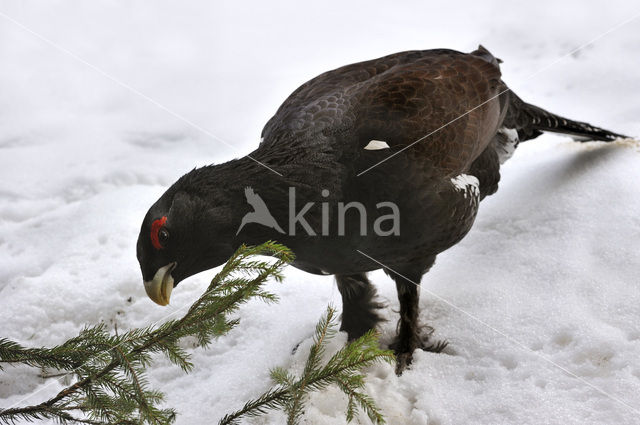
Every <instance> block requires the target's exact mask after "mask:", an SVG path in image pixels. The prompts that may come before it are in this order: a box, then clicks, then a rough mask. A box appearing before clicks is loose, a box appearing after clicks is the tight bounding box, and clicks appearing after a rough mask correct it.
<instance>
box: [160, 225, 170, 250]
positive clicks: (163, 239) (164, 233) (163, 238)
mask: <svg viewBox="0 0 640 425" xmlns="http://www.w3.org/2000/svg"><path fill="white" fill-rule="evenodd" d="M158 240H159V241H160V243H161V244H162V245H164V246H166V245H167V242H169V231H168V230H167V229H165V228H164V227H163V228H162V229H160V231H159V232H158Z"/></svg>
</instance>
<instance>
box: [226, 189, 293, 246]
mask: <svg viewBox="0 0 640 425" xmlns="http://www.w3.org/2000/svg"><path fill="white" fill-rule="evenodd" d="M244 196H245V197H246V198H247V203H248V204H249V205H251V206H252V207H253V211H250V212H248V213H246V214H245V216H244V217H242V222H241V223H240V227H238V231H237V232H236V235H237V234H238V233H240V230H242V228H243V227H244V226H245V225H246V224H248V223H257V224H262V225H263V226H266V227H270V228H272V229H275V230H277V231H278V232H280V233H285V231H284V230H282V227H280V225H279V224H278V222H277V221H276V219H275V218H273V216H272V215H271V212H269V208H267V204H265V202H264V201H263V200H262V198H261V197H260V195H258V194H257V193H255V192H254V191H253V189H252V188H250V187H245V188H244Z"/></svg>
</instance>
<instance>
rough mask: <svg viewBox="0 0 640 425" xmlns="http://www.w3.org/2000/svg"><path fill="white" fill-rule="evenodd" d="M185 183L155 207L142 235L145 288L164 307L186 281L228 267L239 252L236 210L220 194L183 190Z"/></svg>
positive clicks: (140, 246)
mask: <svg viewBox="0 0 640 425" xmlns="http://www.w3.org/2000/svg"><path fill="white" fill-rule="evenodd" d="M179 183H180V181H178V182H177V183H176V184H174V186H172V187H171V188H170V189H169V190H167V191H166V192H165V193H164V195H162V196H161V197H160V199H158V201H156V203H155V204H153V206H151V208H150V209H149V211H148V212H147V215H146V216H145V218H144V221H143V222H142V226H141V229H140V235H139V236H138V244H137V256H138V262H139V263H140V269H141V271H142V278H143V280H144V287H145V290H146V292H147V295H148V296H149V298H151V299H152V300H153V301H155V302H156V303H157V304H160V305H167V304H168V303H169V298H170V296H171V291H172V290H173V288H174V287H175V286H177V285H178V283H179V282H180V281H182V280H183V279H185V278H187V277H189V276H192V275H194V274H196V273H199V272H201V271H204V270H208V269H210V268H213V267H217V266H219V265H221V264H223V263H224V262H225V261H226V260H227V259H229V257H230V256H231V255H232V254H233V252H234V248H235V246H234V244H235V242H234V233H235V230H236V229H235V227H234V226H237V220H236V218H235V217H233V216H232V210H233V209H232V208H231V206H230V205H228V204H227V203H226V202H224V201H223V200H220V198H221V197H220V196H216V194H215V193H213V194H211V195H212V196H207V197H203V196H202V194H194V193H190V192H188V191H185V190H182V189H181V187H180V184H179ZM216 200H217V202H216Z"/></svg>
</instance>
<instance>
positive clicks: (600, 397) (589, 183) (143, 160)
mask: <svg viewBox="0 0 640 425" xmlns="http://www.w3.org/2000/svg"><path fill="white" fill-rule="evenodd" d="M441 3H442V2H438V3H426V2H418V1H410V2H403V3H402V4H400V3H399V2H397V3H395V4H393V5H392V3H389V2H379V3H375V2H371V1H367V2H364V1H355V2H349V3H346V2H338V1H333V0H332V1H324V2H316V3H313V4H307V5H305V6H304V7H303V6H301V3H299V2H293V1H291V2H280V1H269V2H255V3H250V2H170V1H156V2H153V4H152V3H150V2H147V3H143V2H117V1H91V2H80V1H51V2H46V3H44V2H35V1H11V0H4V1H2V2H0V13H1V14H0V63H1V64H2V66H0V93H2V96H0V335H2V336H5V337H8V338H11V339H14V340H17V341H20V342H21V343H23V344H27V345H29V346H37V345H42V344H45V345H48V344H54V343H58V342H61V341H63V340H64V339H65V338H68V337H71V336H73V335H75V334H76V333H77V331H78V330H80V329H81V328H82V326H83V325H84V324H86V323H97V322H99V321H104V322H106V323H108V324H109V326H111V327H116V326H117V327H118V329H121V330H122V329H127V328H130V327H138V326H146V325H148V324H150V323H153V322H154V321H157V320H160V319H162V318H164V317H166V315H167V314H168V313H174V314H179V313H180V309H181V308H184V306H188V305H189V304H190V302H191V301H193V300H194V299H195V298H196V297H197V296H198V295H200V293H201V292H202V290H203V288H204V287H205V286H206V284H207V283H208V280H209V279H210V278H211V276H212V275H213V272H212V271H209V272H205V273H202V274H200V275H198V276H196V277H193V278H191V279H189V280H187V281H185V282H183V283H182V284H181V285H180V286H179V287H178V288H177V289H176V291H174V294H173V298H172V304H171V306H169V307H167V308H160V307H158V306H156V305H155V304H153V303H152V302H151V301H150V300H149V299H148V298H147V297H146V295H145V293H144V288H143V285H142V281H141V276H140V272H139V269H138V264H137V261H136V257H135V242H136V237H137V234H138V229H139V225H140V222H141V220H142V217H143V216H144V214H145V212H146V210H147V208H148V207H149V206H150V205H151V204H152V202H153V201H154V200H155V199H156V198H157V197H158V196H159V195H160V194H161V193H162V192H163V191H164V190H165V188H166V187H167V186H168V185H169V184H171V183H172V182H173V181H174V180H175V179H177V178H178V177H179V176H180V175H182V174H184V173H185V172H187V171H188V170H190V169H191V168H193V167H194V166H196V165H198V166H199V165H204V164H208V163H214V162H221V161H224V160H228V159H230V158H233V157H238V156H242V155H245V154H247V153H248V152H250V151H251V150H252V149H254V148H255V146H256V145H257V143H258V140H259V138H260V130H261V128H262V125H263V124H264V123H265V122H266V120H267V119H268V118H269V117H270V116H271V114H272V113H273V112H274V111H275V110H276V108H277V107H278V105H279V104H280V102H282V100H283V99H284V98H285V97H286V96H287V95H288V94H289V93H290V92H291V91H292V90H294V89H295V88H296V87H297V86H298V85H300V84H301V83H303V82H304V81H306V80H307V79H309V78H311V77H313V76H315V75H317V74H318V73H320V72H322V71H325V70H327V69H332V68H335V67H337V66H340V65H343V64H346V63H350V62H355V61H358V60H364V59H369V58H373V57H377V56H381V55H384V54H387V53H392V52H395V51H400V50H409V49H425V48H435V47H449V48H454V49H458V50H464V51H470V50H473V49H475V48H476V47H477V44H478V43H482V44H483V45H484V46H486V47H487V48H488V49H489V50H490V51H491V52H493V53H494V54H495V55H496V56H497V57H500V58H501V59H503V60H504V63H503V64H502V70H503V75H504V79H505V81H506V82H507V83H508V84H509V85H510V87H511V88H512V89H514V91H516V92H517V93H518V94H519V95H520V96H521V97H522V98H523V99H525V100H527V101H529V102H531V103H534V104H537V105H540V106H542V107H545V108H547V109H549V110H551V111H555V112H558V113H560V114H562V115H565V116H568V117H573V118H576V119H580V120H583V121H587V122H590V123H592V124H595V125H599V126H603V127H605V128H610V129H612V130H615V131H618V132H622V133H626V134H630V135H636V136H637V135H638V134H640V120H639V119H638V117H640V103H639V102H638V99H640V81H639V78H638V63H640V62H639V61H638V59H639V54H640V31H638V28H639V26H640V19H639V20H635V21H632V22H630V23H628V24H626V25H623V26H621V27H619V28H616V29H615V30H614V31H612V32H610V33H608V34H606V35H604V36H602V37H601V38H598V39H597V40H596V41H595V42H593V43H590V44H588V45H587V46H586V47H585V48H583V49H581V50H578V51H575V52H574V53H573V54H571V55H568V56H566V57H564V58H563V59H562V60H558V59H559V58H561V57H563V56H565V55H566V54H567V53H568V52H571V51H572V50H574V49H575V48H577V47H579V46H581V45H583V44H585V43H588V42H590V41H591V40H593V39H595V38H596V37H598V36H600V35H602V34H603V33H605V32H607V31H608V30H610V29H612V28H614V27H616V25H618V24H619V23H621V22H623V21H625V20H627V19H630V18H632V17H634V16H635V14H636V13H638V12H639V10H637V9H638V6H637V5H636V4H634V2H627V1H623V0H608V1H602V0H596V1H590V2H589V3H584V2H579V1H577V0H571V1H567V2H550V1H537V2H515V1H514V2H498V1H489V2H475V1H471V0H465V1H457V2H448V3H446V4H441ZM587 4H588V5H587ZM9 17H11V18H13V19H15V20H17V21H19V22H20V23H22V24H23V25H24V26H26V27H28V28H29V29H30V30H32V31H34V32H35V33H37V34H40V35H41V36H42V37H44V38H45V39H47V40H49V41H50V42H51V43H54V44H57V45H59V46H61V47H62V48H63V49H67V51H68V52H72V53H73V54H75V55H77V56H78V57H79V58H81V59H82V60H84V61H86V62H87V63H88V64H90V65H92V66H94V67H96V68H97V69H99V70H102V71H103V72H104V73H106V74H107V75H109V76H112V77H113V78H114V79H115V80H118V81H121V82H122V83H123V84H118V83H117V82H115V81H114V80H112V79H109V78H108V77H107V76H105V75H104V74H102V73H101V72H99V71H98V70H97V69H96V68H92V66H90V65H87V64H85V63H81V62H80V61H79V60H77V59H76V58H73V57H71V56H70V55H69V54H66V53H64V52H62V51H61V50H59V49H56V48H54V47H53V46H52V45H51V44H49V43H47V42H45V41H44V40H43V39H41V38H38V37H37V36H36V35H34V34H33V33H30V32H29V31H27V30H25V29H24V28H21V27H19V26H18V25H16V24H15V23H13V22H11V21H10V20H9ZM125 86H128V87H130V88H132V89H134V90H137V91H138V94H136V93H134V92H132V91H131V90H129V89H127V88H126V87H125ZM142 94H143V95H145V96H147V97H148V98H144V97H143V96H142ZM154 102H156V103H155V104H154ZM158 105H162V107H160V106H158ZM177 115H179V116H181V117H184V118H185V119H186V120H188V121H189V122H191V123H192V124H193V125H190V124H188V123H186V122H185V121H184V120H181V119H179V117H178V116H177ZM194 125H195V126H194ZM197 126H199V127H200V129H198V128H197ZM202 129H206V131H207V132H209V133H210V134H205V133H203V131H201V130H202ZM216 138H219V139H223V140H225V141H227V142H228V143H229V144H230V145H231V146H228V145H225V144H224V143H221V142H220V141H219V140H217V139H216ZM502 175H503V178H502V182H501V184H500V185H501V188H500V190H499V191H498V193H497V194H496V195H494V196H492V197H490V198H488V199H486V200H485V201H484V202H483V203H482V205H481V208H480V213H479V215H478V219H477V222H476V225H475V227H474V229H473V230H472V231H471V232H470V234H469V235H468V236H467V237H466V239H465V240H464V241H462V242H461V243H460V244H458V245H457V246H455V247H454V248H452V249H450V250H449V251H447V252H446V253H443V254H442V255H440V256H439V259H438V262H437V264H436V266H435V267H434V268H433V270H432V271H431V272H430V273H429V274H428V275H427V276H426V277H425V278H424V281H423V285H422V287H423V290H422V299H421V302H420V305H421V308H422V313H421V318H422V319H423V320H424V321H426V322H428V323H429V324H431V325H432V326H434V327H435V328H436V337H437V338H446V339H448V340H449V341H450V349H449V350H448V352H447V353H445V354H432V353H424V352H418V353H416V354H415V356H414V359H415V360H414V364H413V367H412V368H411V369H410V370H408V371H406V372H405V373H404V375H402V376H401V377H396V376H395V374H394V373H393V370H392V368H391V367H390V366H380V367H375V368H372V369H371V370H369V371H368V382H369V384H368V387H369V390H370V392H371V394H372V395H373V396H374V398H375V399H376V400H377V401H378V403H379V405H380V406H381V408H382V409H383V411H384V413H385V414H386V416H387V418H388V422H389V423H390V424H409V425H418V424H434V425H447V424H536V425H539V424H603V423H610V424H637V423H640V324H639V319H640V291H639V290H638V286H639V283H640V281H639V280H640V279H639V278H638V270H639V266H640V261H639V260H638V252H639V249H638V248H639V245H640V242H639V241H640V194H639V184H638V182H639V181H640V180H639V179H640V148H639V147H638V144H637V143H635V142H632V141H627V142H617V143H613V144H609V145H606V144H604V143H587V144H579V143H575V142H572V141H571V140H570V139H569V138H567V137H560V136H553V135H545V136H543V137H540V138H539V139H537V140H535V141H533V142H528V143H525V144H523V145H521V146H520V147H519V148H518V150H517V151H516V153H515V155H514V157H513V158H512V159H511V160H510V161H508V162H507V163H506V164H505V166H504V167H503V172H502ZM287 276H288V279H287V280H286V282H285V283H283V284H271V285H270V286H269V288H270V289H271V290H273V291H275V292H277V293H278V295H279V296H280V297H281V302H280V303H279V304H277V305H275V306H267V305H265V304H263V303H260V302H257V301H256V302H251V303H249V304H248V305H246V306H245V307H243V308H242V310H241V312H240V314H239V316H240V317H241V323H240V325H239V326H238V328H237V329H235V330H234V331H233V332H231V333H230V334H229V335H228V336H226V337H224V338H221V339H220V340H219V341H217V342H216V343H215V344H214V345H213V346H212V347H211V348H210V349H208V350H201V349H198V350H195V351H194V363H195V371H194V373H192V374H189V375H185V374H184V373H182V372H181V371H180V370H179V369H178V368H177V367H173V366H170V365H169V364H168V363H167V362H166V361H164V360H162V359H159V360H158V361H157V362H156V365H155V367H154V368H153V370H151V371H150V377H151V379H152V381H153V383H154V384H155V385H156V386H157V387H159V388H160V389H162V390H163V391H164V392H165V393H166V394H167V397H168V399H167V402H168V404H169V405H171V406H174V407H175V408H177V409H178V411H179V414H180V415H179V417H178V420H177V423H178V424H201V423H214V422H215V421H216V420H217V419H218V418H220V417H221V416H222V415H223V414H224V413H226V412H228V411H230V410H234V409H236V408H238V407H239V406H241V404H242V403H243V402H244V401H245V400H247V399H249V398H252V397H255V396H256V395H258V394H259V393H260V392H262V391H263V390H264V389H266V388H267V385H268V375H267V371H268V368H270V367H273V366H285V367H286V366H292V367H296V366H297V365H298V366H299V363H300V362H301V361H302V358H304V356H306V353H305V347H306V348H308V346H309V343H310V340H309V338H310V336H311V335H312V332H313V326H314V324H315V323H316V321H317V320H318V318H319V317H320V316H321V314H322V313H323V311H324V310H325V307H326V305H327V304H328V303H329V302H332V303H334V304H336V305H338V306H339V305H340V297H339V294H338V291H337V289H336V288H335V284H334V282H333V279H332V278H331V277H321V276H311V275H308V274H306V273H304V272H301V271H299V270H296V269H293V268H292V269H290V270H288V271H287ZM372 279H373V281H374V282H375V283H376V285H377V287H378V288H379V291H380V294H381V297H382V298H384V299H386V300H388V302H389V307H388V308H387V309H386V310H385V314H386V316H387V318H388V319H389V321H388V322H386V323H385V324H383V325H382V332H383V342H385V343H388V342H389V341H390V340H391V338H392V336H393V333H394V330H395V321H396V319H397V314H396V313H395V312H396V311H397V309H398V304H397V301H396V298H395V293H394V292H395V289H394V285H393V283H392V282H391V281H390V279H389V278H387V277H386V276H384V275H383V274H382V273H379V272H376V273H373V274H372ZM454 306H455V307H454ZM300 341H303V344H302V346H301V348H300V349H299V350H298V352H297V353H296V354H295V355H292V354H291V350H292V348H293V347H294V346H295V345H296V344H297V343H299V342H300ZM344 341H345V337H344V335H341V336H340V338H337V339H336V340H335V341H334V342H333V345H332V346H333V348H334V349H337V348H338V347H339V346H340V344H343V343H344ZM38 373H39V371H37V370H33V369H23V368H8V369H6V370H5V371H4V372H2V373H1V374H0V406H3V407H6V406H10V405H13V404H14V403H20V404H23V405H24V404H27V403H29V404H34V403H37V402H39V401H41V400H44V399H45V398H46V397H48V396H50V395H52V394H54V393H55V392H56V391H58V390H59V389H60V388H61V387H62V385H63V384H62V383H57V382H56V381H55V380H52V379H49V380H44V379H42V378H40V377H38ZM36 391H39V392H38V393H37V394H33V393H34V392H36ZM344 406H345V400H344V398H343V397H342V396H341V395H340V393H339V391H337V390H331V391H328V392H326V393H322V394H317V395H314V396H313V397H312V399H311V402H310V404H309V408H308V410H307V412H306V415H305V421H306V423H309V424H318V425H330V424H342V423H344V419H343V418H344V416H343V408H344ZM245 423H247V424H281V423H283V418H282V416H281V415H279V414H272V415H269V416H267V417H262V418H255V419H250V420H246V421H245ZM358 423H362V424H367V423H369V422H368V419H366V418H361V419H360V420H359V422H358Z"/></svg>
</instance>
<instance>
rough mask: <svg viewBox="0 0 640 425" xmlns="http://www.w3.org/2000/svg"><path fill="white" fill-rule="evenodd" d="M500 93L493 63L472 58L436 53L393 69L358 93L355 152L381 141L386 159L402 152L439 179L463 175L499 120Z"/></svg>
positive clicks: (376, 78) (469, 56)
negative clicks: (434, 171) (386, 147)
mask: <svg viewBox="0 0 640 425" xmlns="http://www.w3.org/2000/svg"><path fill="white" fill-rule="evenodd" d="M503 89H504V85H503V83H502V82H501V80H500V69H499V67H498V66H497V62H491V61H488V60H487V59H486V58H484V57H482V56H480V55H476V54H461V53H458V52H440V53H438V54H432V55H427V56H425V57H423V58H421V59H420V60H417V61H414V62H412V63H407V64H401V65H396V66H394V67H393V68H391V69H390V70H389V71H387V72H386V73H383V74H380V75H378V76H376V77H374V78H372V79H370V80H369V81H367V84H364V85H363V86H362V87H360V88H359V90H360V96H359V97H360V99H361V101H360V104H359V106H358V112H357V122H356V128H357V134H358V137H359V139H360V140H359V147H360V148H362V147H364V146H366V145H367V143H369V141H370V140H383V141H386V142H387V144H388V145H389V146H390V147H391V149H390V152H389V154H391V153H393V152H397V151H399V150H401V149H403V148H406V149H405V150H404V151H403V152H402V154H403V155H408V156H409V157H410V158H413V159H414V160H415V161H416V162H418V163H419V162H421V161H422V162H424V161H426V162H427V163H428V165H429V166H432V167H435V168H436V169H437V171H438V174H441V175H442V174H446V175H457V174H460V173H462V172H465V171H467V170H468V169H469V167H470V165H471V163H472V162H473V161H474V160H475V159H476V158H477V157H478V156H479V155H480V154H481V153H482V152H483V151H484V149H485V148H486V147H487V146H488V145H489V143H490V141H491V139H492V137H493V135H494V134H495V132H496V130H497V129H498V126H499V124H500V122H501V120H502V119H503V116H504V108H502V107H501V105H500V100H499V99H498V98H497V97H496V96H497V95H498V94H499V93H500V91H501V90H503ZM408 146H410V147H408ZM391 160H392V159H391Z"/></svg>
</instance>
